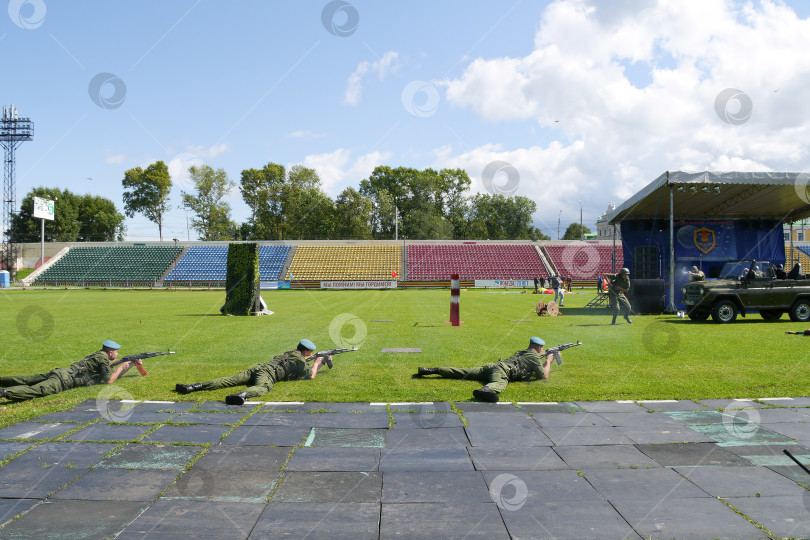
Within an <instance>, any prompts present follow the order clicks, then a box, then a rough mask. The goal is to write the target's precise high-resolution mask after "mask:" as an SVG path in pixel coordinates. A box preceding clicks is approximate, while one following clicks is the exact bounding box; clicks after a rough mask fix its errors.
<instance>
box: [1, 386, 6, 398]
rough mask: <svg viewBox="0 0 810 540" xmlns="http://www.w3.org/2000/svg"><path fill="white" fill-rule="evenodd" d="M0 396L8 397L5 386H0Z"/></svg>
mask: <svg viewBox="0 0 810 540" xmlns="http://www.w3.org/2000/svg"><path fill="white" fill-rule="evenodd" d="M0 397H3V398H4V397H8V394H6V389H5V388H0Z"/></svg>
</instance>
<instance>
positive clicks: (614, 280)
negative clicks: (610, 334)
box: [605, 272, 631, 324]
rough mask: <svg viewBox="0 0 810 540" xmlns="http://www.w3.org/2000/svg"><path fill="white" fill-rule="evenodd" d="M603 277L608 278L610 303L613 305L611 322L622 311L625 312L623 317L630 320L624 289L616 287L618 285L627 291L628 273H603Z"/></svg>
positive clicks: (614, 322) (628, 303) (628, 288)
mask: <svg viewBox="0 0 810 540" xmlns="http://www.w3.org/2000/svg"><path fill="white" fill-rule="evenodd" d="M605 277H606V278H608V284H609V287H608V294H609V295H610V305H611V306H613V324H616V316H617V315H619V314H620V313H621V312H622V311H625V312H626V314H625V315H624V318H625V319H626V320H627V322H631V321H630V302H629V301H628V300H627V297H625V296H624V291H621V290H619V289H617V288H616V287H617V286H618V287H622V288H624V289H627V290H628V291H629V290H630V274H629V273H623V272H619V273H618V274H605Z"/></svg>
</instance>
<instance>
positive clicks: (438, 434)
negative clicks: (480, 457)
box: [385, 427, 470, 449]
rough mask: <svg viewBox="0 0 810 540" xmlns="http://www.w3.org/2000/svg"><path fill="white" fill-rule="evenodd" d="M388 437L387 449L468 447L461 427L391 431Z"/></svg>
mask: <svg viewBox="0 0 810 540" xmlns="http://www.w3.org/2000/svg"><path fill="white" fill-rule="evenodd" d="M386 435H387V437H386V439H387V440H386V443H385V447H386V448H391V449H393V448H397V449H405V448H442V447H448V446H450V447H467V446H469V445H470V441H469V439H467V433H466V432H465V431H464V428H461V427H448V428H435V429H418V428H417V429H391V430H388V432H387V434H386Z"/></svg>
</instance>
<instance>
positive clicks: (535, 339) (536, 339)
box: [529, 337, 546, 345]
mask: <svg viewBox="0 0 810 540" xmlns="http://www.w3.org/2000/svg"><path fill="white" fill-rule="evenodd" d="M529 343H531V344H533V345H545V344H546V342H545V341H543V340H542V339H540V338H539V337H533V338H532V339H530V340H529Z"/></svg>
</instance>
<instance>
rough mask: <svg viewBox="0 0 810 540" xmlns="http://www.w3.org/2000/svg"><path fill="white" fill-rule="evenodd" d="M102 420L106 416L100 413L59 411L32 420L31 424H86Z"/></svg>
mask: <svg viewBox="0 0 810 540" xmlns="http://www.w3.org/2000/svg"><path fill="white" fill-rule="evenodd" d="M101 418H104V414H102V413H100V412H98V411H59V412H52V413H49V414H43V415H42V416H37V417H36V418H31V422H49V423H55V422H72V423H77V424H84V423H85V422H92V421H93V420H99V419H101ZM73 427H76V426H73Z"/></svg>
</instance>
